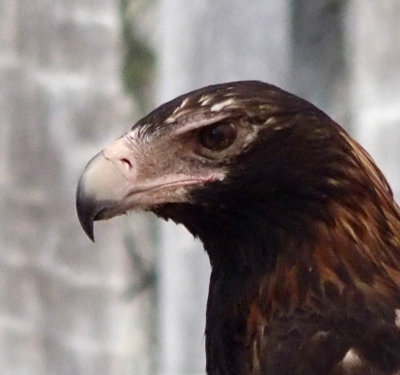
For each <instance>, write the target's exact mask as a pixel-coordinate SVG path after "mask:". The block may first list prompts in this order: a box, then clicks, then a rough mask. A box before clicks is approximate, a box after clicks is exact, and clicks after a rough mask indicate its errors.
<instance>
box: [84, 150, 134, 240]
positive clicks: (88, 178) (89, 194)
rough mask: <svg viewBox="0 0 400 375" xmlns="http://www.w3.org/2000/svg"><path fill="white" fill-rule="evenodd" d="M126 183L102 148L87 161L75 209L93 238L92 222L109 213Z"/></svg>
mask: <svg viewBox="0 0 400 375" xmlns="http://www.w3.org/2000/svg"><path fill="white" fill-rule="evenodd" d="M127 183H128V182H127V180H126V179H125V178H124V177H123V175H122V174H121V173H120V172H119V170H118V169H117V168H116V166H115V165H114V163H113V162H112V161H111V160H109V159H107V158H106V157H105V156H104V153H103V152H100V153H99V154H97V155H96V156H95V157H94V158H93V159H92V160H91V161H90V162H89V163H88V164H87V166H86V168H85V170H84V172H83V173H82V175H81V177H80V179H79V183H78V190H77V194H76V209H77V212H78V218H79V222H80V223H81V226H82V228H83V230H84V231H85V233H86V234H87V235H88V237H89V238H90V239H91V240H92V241H93V242H94V233H93V222H94V221H96V220H101V219H105V218H107V217H106V214H108V215H107V216H109V217H111V216H113V215H111V211H112V209H113V208H114V207H116V206H117V205H118V201H119V200H120V199H122V198H123V194H122V192H123V190H124V187H126V185H127ZM110 215H111V216H110Z"/></svg>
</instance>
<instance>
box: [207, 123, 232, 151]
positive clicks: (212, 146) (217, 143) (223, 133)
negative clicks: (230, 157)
mask: <svg viewBox="0 0 400 375" xmlns="http://www.w3.org/2000/svg"><path fill="white" fill-rule="evenodd" d="M199 137H200V143H201V144H202V146H204V147H205V148H207V149H209V150H212V151H221V150H224V149H225V148H228V147H229V146H230V145H231V144H232V143H233V142H234V140H235V139H236V127H235V126H234V125H233V124H231V123H219V124H216V125H211V126H207V127H205V128H203V129H201V130H200V132H199Z"/></svg>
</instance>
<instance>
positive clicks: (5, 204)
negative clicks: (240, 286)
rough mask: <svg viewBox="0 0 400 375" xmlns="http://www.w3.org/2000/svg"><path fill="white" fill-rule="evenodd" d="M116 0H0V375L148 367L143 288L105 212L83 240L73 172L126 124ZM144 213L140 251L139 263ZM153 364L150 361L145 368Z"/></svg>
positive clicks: (119, 229)
mask: <svg viewBox="0 0 400 375" xmlns="http://www.w3.org/2000/svg"><path fill="white" fill-rule="evenodd" d="M118 6H119V3H118V1H114V0H101V1H86V0H73V1H72V0H69V1H64V0H54V1H53V0H52V1H50V0H33V1H32V0H19V1H12V0H4V1H2V2H1V3H0V210H1V215H0V373H2V374H13V375H19V374H29V375H31V374H32V375H33V374H37V375H46V374H49V375H54V374H57V375H63V374H65V375H71V374H74V375H79V374H82V375H83V374H85V375H90V374H93V375H94V374H96V375H103V374H104V375H106V374H133V373H135V374H149V373H154V372H153V371H152V365H151V361H150V358H149V353H150V352H151V350H153V349H152V348H153V338H154V336H152V334H151V330H150V326H151V325H152V316H153V315H152V313H151V306H152V305H153V303H152V302H153V300H152V296H151V295H149V294H148V293H141V294H139V295H138V296H137V297H136V298H135V299H129V298H128V297H126V296H125V294H124V293H125V292H126V291H129V288H130V286H131V285H133V284H134V283H135V282H136V281H138V280H137V278H138V277H139V275H138V274H137V273H135V270H136V268H135V267H136V266H135V265H134V264H133V263H132V262H131V258H130V257H129V254H130V253H129V252H127V251H126V246H125V244H124V237H123V235H122V234H123V233H125V232H126V229H127V228H126V227H127V226H128V224H127V223H126V222H125V221H124V220H123V219H117V220H116V221H114V222H110V223H107V225H101V224H100V225H99V226H97V228H96V232H97V239H98V243H97V244H96V245H93V244H91V243H90V242H89V241H88V239H87V238H85V236H84V234H83V232H82V230H81V229H80V228H79V224H78V221H77V218H76V214H75V202H74V200H75V197H74V195H75V189H76V182H77V178H78V176H79V174H80V172H81V170H82V168H83V167H84V164H85V163H86V161H87V160H88V159H89V158H90V157H91V156H92V155H93V154H94V153H96V152H97V151H98V150H99V148H100V147H101V146H102V145H104V143H105V142H109V141H110V140H111V139H112V138H115V137H117V136H118V135H119V134H120V133H121V132H122V129H126V128H127V127H128V125H127V122H126V119H127V118H126V117H125V115H124V113H125V114H128V112H127V110H126V109H127V108H128V107H127V102H126V99H125V98H124V97H123V95H122V93H121V90H120V66H119V65H120V41H119V35H120V31H119V9H118ZM147 220H148V219H147V218H146V217H145V218H137V219H136V220H135V222H134V223H132V227H133V229H134V230H135V231H137V230H139V229H141V231H140V235H139V239H140V249H141V250H140V251H143V252H145V251H147V254H146V257H148V258H149V259H151V254H152V250H151V249H152V247H151V246H150V245H149V237H150V235H149V232H148V225H147V223H146V222H147ZM153 370H154V369H153Z"/></svg>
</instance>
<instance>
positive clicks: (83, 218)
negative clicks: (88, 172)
mask: <svg viewBox="0 0 400 375" xmlns="http://www.w3.org/2000/svg"><path fill="white" fill-rule="evenodd" d="M83 190H84V189H83V188H82V178H81V179H80V181H79V184H78V190H77V194H76V211H77V213H78V218H79V222H80V224H81V227H82V229H83V230H84V232H85V233H86V235H87V236H88V237H89V238H90V240H91V241H92V242H94V228H93V222H94V216H95V213H96V211H95V206H96V205H95V202H94V201H93V200H92V199H90V198H88V197H86V196H85V194H83Z"/></svg>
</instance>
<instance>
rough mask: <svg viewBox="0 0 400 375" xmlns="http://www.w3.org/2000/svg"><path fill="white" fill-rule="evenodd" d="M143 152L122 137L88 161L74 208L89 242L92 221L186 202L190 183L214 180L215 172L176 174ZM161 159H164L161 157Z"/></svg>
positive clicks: (80, 180) (91, 234)
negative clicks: (207, 173)
mask: <svg viewBox="0 0 400 375" xmlns="http://www.w3.org/2000/svg"><path fill="white" fill-rule="evenodd" d="M144 155H145V153H143V151H142V150H141V149H135V147H134V146H132V142H131V141H129V140H128V139H127V137H125V136H124V137H122V138H120V139H118V140H117V141H115V142H114V143H113V144H111V145H110V146H108V147H106V148H105V149H104V150H103V151H101V152H100V153H99V154H97V155H96V156H95V157H94V158H93V159H92V160H91V161H90V162H89V163H88V164H87V166H86V168H85V170H84V171H83V173H82V175H81V177H80V179H79V182H78V189H77V194H76V209H77V213H78V217H79V221H80V223H81V225H82V228H83V230H84V231H85V233H86V234H87V235H88V237H89V238H90V239H91V240H92V241H94V233H93V223H94V222H95V221H97V220H105V219H110V218H112V217H114V216H117V215H123V214H124V213H126V212H127V211H129V210H132V209H143V210H148V209H151V208H154V207H156V206H159V205H162V204H165V203H178V202H186V201H187V199H188V197H187V192H188V190H187V188H188V187H189V186H194V185H202V184H204V183H206V182H210V181H213V180H215V179H216V176H215V175H214V174H211V175H206V176H203V175H201V174H200V175H197V176H193V175H187V174H184V173H179V172H178V173H176V172H175V171H174V167H171V169H170V170H168V168H170V163H169V161H168V160H167V161H166V163H167V164H168V165H167V164H160V165H157V164H156V163H154V160H150V161H149V159H151V158H150V157H144ZM157 160H158V159H157ZM160 160H161V162H163V160H162V157H161V156H160ZM161 162H159V163H161Z"/></svg>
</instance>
